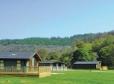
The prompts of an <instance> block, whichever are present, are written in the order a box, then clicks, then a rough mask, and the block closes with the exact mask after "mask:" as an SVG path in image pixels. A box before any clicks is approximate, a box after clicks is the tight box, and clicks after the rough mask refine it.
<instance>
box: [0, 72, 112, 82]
mask: <svg viewBox="0 0 114 84" xmlns="http://www.w3.org/2000/svg"><path fill="white" fill-rule="evenodd" d="M61 73H62V74H54V75H52V76H50V77H45V78H37V77H14V76H0V84H114V71H106V72H99V71H81V70H80V71H67V72H61Z"/></svg>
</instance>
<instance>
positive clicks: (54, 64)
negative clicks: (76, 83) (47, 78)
mask: <svg viewBox="0 0 114 84" xmlns="http://www.w3.org/2000/svg"><path fill="white" fill-rule="evenodd" d="M40 65H41V66H50V67H51V71H67V67H66V65H65V64H64V63H63V62H60V61H58V60H45V61H41V62H40Z"/></svg>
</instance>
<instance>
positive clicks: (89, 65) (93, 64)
mask: <svg viewBox="0 0 114 84" xmlns="http://www.w3.org/2000/svg"><path fill="white" fill-rule="evenodd" d="M72 68H73V69H100V68H101V62H100V61H76V62H74V63H73V65H72Z"/></svg>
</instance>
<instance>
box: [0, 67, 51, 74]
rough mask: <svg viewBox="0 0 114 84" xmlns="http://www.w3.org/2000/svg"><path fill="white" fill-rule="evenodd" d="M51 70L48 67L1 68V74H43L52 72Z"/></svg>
mask: <svg viewBox="0 0 114 84" xmlns="http://www.w3.org/2000/svg"><path fill="white" fill-rule="evenodd" d="M50 71H51V69H50V67H48V66H39V67H14V66H12V67H11V66H7V67H0V72H23V73H42V72H50Z"/></svg>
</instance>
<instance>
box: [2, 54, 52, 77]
mask: <svg viewBox="0 0 114 84" xmlns="http://www.w3.org/2000/svg"><path fill="white" fill-rule="evenodd" d="M40 61H41V57H40V56H39V54H38V52H35V53H33V52H0V75H1V74H4V75H29V76H39V77H43V76H49V75H50V73H51V71H50V67H47V66H39V62H40Z"/></svg>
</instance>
